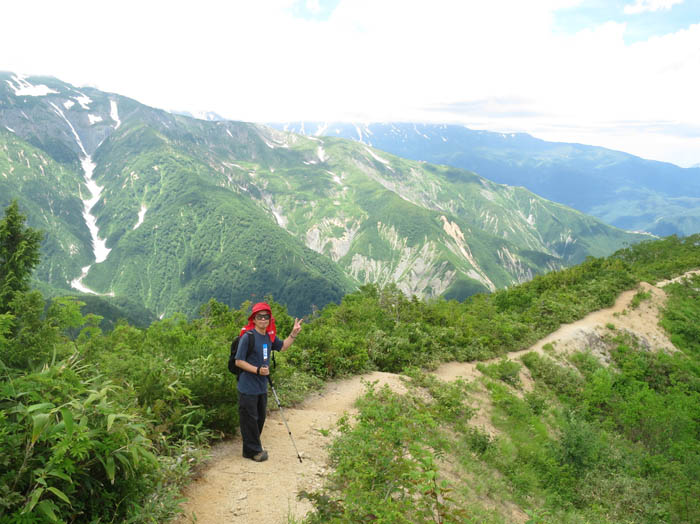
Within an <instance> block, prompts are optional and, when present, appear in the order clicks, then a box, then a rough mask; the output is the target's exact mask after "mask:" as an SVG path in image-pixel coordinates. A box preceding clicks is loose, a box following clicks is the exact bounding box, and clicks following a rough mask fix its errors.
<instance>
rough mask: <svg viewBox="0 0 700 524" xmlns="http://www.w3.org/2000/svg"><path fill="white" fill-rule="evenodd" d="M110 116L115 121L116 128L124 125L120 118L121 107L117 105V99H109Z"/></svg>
mask: <svg viewBox="0 0 700 524" xmlns="http://www.w3.org/2000/svg"><path fill="white" fill-rule="evenodd" d="M109 116H110V118H111V119H112V120H113V121H114V129H119V126H120V125H122V121H121V120H119V108H118V107H117V101H116V100H110V101H109Z"/></svg>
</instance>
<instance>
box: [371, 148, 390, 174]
mask: <svg viewBox="0 0 700 524" xmlns="http://www.w3.org/2000/svg"><path fill="white" fill-rule="evenodd" d="M365 151H367V152H368V153H369V154H370V155H372V158H374V159H375V160H376V161H377V162H381V163H382V164H384V165H385V166H386V167H387V169H389V170H390V171H393V170H394V168H393V167H391V162H389V161H388V160H387V159H386V158H382V157H380V156H379V155H378V154H376V153H375V152H374V151H372V150H371V149H370V148H369V147H366V148H365Z"/></svg>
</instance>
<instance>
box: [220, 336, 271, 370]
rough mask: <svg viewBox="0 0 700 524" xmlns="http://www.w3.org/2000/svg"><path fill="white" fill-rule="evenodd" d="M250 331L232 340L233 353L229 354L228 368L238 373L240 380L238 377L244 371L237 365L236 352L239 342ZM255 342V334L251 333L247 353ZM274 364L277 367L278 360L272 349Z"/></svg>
mask: <svg viewBox="0 0 700 524" xmlns="http://www.w3.org/2000/svg"><path fill="white" fill-rule="evenodd" d="M247 333H248V331H246V332H245V333H243V334H242V335H238V336H237V337H236V338H234V339H233V342H231V353H230V354H229V356H228V370H229V371H230V372H231V373H233V374H234V375H236V380H238V377H239V376H240V374H241V371H243V370H242V369H241V368H239V367H238V366H237V365H236V352H237V351H238V343H239V342H240V341H241V338H242V337H244V336H245V335H246V334H247ZM254 343H255V336H254V335H253V334H252V333H251V334H250V336H249V337H248V352H247V353H246V355H247V354H248V353H249V352H250V351H251V350H252V349H253V344H254ZM272 365H273V366H274V367H277V362H276V361H275V352H274V351H272Z"/></svg>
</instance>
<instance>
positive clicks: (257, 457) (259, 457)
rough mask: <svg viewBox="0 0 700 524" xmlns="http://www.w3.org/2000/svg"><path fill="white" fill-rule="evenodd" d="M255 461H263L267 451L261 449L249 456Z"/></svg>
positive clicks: (265, 458)
mask: <svg viewBox="0 0 700 524" xmlns="http://www.w3.org/2000/svg"><path fill="white" fill-rule="evenodd" d="M251 458H252V459H253V460H254V461H255V462H265V461H266V460H267V451H265V450H262V451H261V452H260V453H256V454H255V455H253V456H252V457H251Z"/></svg>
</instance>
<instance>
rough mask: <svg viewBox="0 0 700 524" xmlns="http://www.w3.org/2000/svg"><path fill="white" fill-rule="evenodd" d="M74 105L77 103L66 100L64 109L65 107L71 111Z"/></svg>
mask: <svg viewBox="0 0 700 524" xmlns="http://www.w3.org/2000/svg"><path fill="white" fill-rule="evenodd" d="M74 105H75V102H73V101H72V100H66V101H65V102H63V107H65V108H66V109H70V108H71V107H73V106H74Z"/></svg>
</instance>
